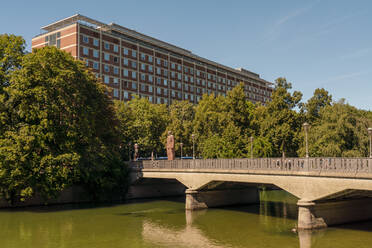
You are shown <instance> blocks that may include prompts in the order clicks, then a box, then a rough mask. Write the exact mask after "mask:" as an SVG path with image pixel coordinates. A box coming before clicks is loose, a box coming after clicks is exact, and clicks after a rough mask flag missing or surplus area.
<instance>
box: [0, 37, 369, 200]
mask: <svg viewBox="0 0 372 248" xmlns="http://www.w3.org/2000/svg"><path fill="white" fill-rule="evenodd" d="M243 87H244V86H243V85H242V84H240V85H238V86H236V87H235V88H234V89H233V90H231V91H230V92H228V93H227V96H214V95H203V98H202V100H201V101H200V102H199V104H197V105H193V104H191V103H189V102H187V101H176V102H173V103H172V104H171V105H170V106H166V105H163V104H152V103H150V102H149V101H148V100H147V99H145V98H138V97H136V98H135V99H132V100H131V101H129V102H125V103H124V102H119V101H112V100H110V99H109V97H108V96H107V94H106V93H107V91H109V89H108V88H107V87H106V86H105V85H104V84H102V83H100V79H97V78H96V77H95V75H94V74H93V73H91V72H90V70H89V69H88V68H86V67H85V64H84V63H83V62H81V61H76V60H74V59H73V58H72V56H70V55H69V54H68V53H66V52H64V51H61V50H59V49H57V48H54V47H45V48H42V49H38V50H35V51H33V53H26V52H25V42H24V40H23V38H22V37H19V36H15V35H7V34H4V35H0V192H1V193H0V194H1V196H2V197H4V198H6V199H7V200H8V201H10V202H15V201H24V200H26V199H27V198H30V197H32V196H33V195H34V194H35V192H38V193H40V194H41V195H42V196H43V197H44V198H45V199H49V198H53V197H56V196H58V194H59V193H60V192H61V191H62V190H64V189H66V188H67V187H70V186H72V185H80V186H82V187H84V188H85V189H86V190H87V192H88V193H90V194H91V196H92V199H100V197H101V196H103V195H104V196H105V197H107V196H110V195H118V194H119V195H120V194H121V195H123V194H124V192H125V190H126V187H127V183H126V178H127V174H128V171H127V168H126V166H125V161H127V160H128V159H129V156H131V151H133V148H132V147H133V144H135V143H138V144H139V147H140V156H142V157H148V156H150V155H151V153H154V154H155V155H157V156H163V155H165V149H164V147H165V146H164V145H165V141H166V136H167V132H168V130H171V131H172V132H173V133H174V136H175V138H176V154H178V155H179V154H180V145H179V144H180V143H181V142H182V143H183V154H188V155H191V154H192V146H193V145H192V144H193V141H192V134H194V135H195V144H196V154H197V156H198V157H203V158H240V157H249V156H250V146H251V144H250V137H254V139H253V155H254V157H278V156H293V157H296V156H304V154H305V148H304V143H303V140H304V138H303V131H302V124H303V123H304V122H305V121H306V122H309V123H310V124H311V130H310V132H309V152H310V155H311V156H332V157H341V156H343V157H364V156H367V154H368V134H367V131H366V130H367V128H368V127H370V126H372V112H371V111H365V110H360V109H357V108H355V107H353V106H350V105H349V104H347V103H346V102H345V100H343V99H341V100H339V101H333V100H332V96H331V95H330V94H329V93H328V92H327V91H326V90H325V89H316V90H315V91H314V95H313V97H311V98H310V99H309V100H308V101H307V102H302V101H301V100H302V94H301V92H298V91H294V92H292V91H291V88H292V85H291V83H289V82H287V80H286V79H285V78H278V79H276V80H275V88H274V91H273V94H272V101H271V102H268V103H267V105H266V106H263V105H260V104H253V103H252V102H250V101H248V100H246V97H245V94H244V88H243Z"/></svg>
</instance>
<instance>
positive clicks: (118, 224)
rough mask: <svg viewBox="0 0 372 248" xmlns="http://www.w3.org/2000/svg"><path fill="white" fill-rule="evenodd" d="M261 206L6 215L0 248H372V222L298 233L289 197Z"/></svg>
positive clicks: (170, 202) (156, 206) (180, 204)
mask: <svg viewBox="0 0 372 248" xmlns="http://www.w3.org/2000/svg"><path fill="white" fill-rule="evenodd" d="M260 194H261V203H260V204H257V205H250V206H239V207H226V208H215V209H208V210H202V211H194V212H189V211H185V210H184V199H183V198H167V199H162V200H152V201H137V202H131V203H127V204H120V205H92V204H85V205H84V204H78V205H64V206H50V207H37V208H36V207H35V208H23V209H12V210H9V209H8V210H7V209H3V210H0V230H1V231H0V240H1V243H0V244H1V245H0V247H1V248H21V247H22V248H47V247H48V248H88V247H89V248H95V247H100V248H106V247H107V248H117V247H121V248H137V247H141V248H142V247H149V248H150V247H151V248H170V247H172V248H178V247H192V248H222V247H224V248H225V247H226V248H235V247H236V248H243V247H252V248H253V247H260V248H271V247H273V248H274V247H275V248H278V247H300V248H310V247H311V248H318V247H319V248H328V247H329V248H335V247H340V248H345V247H358V248H364V247H365V248H367V247H368V248H370V247H372V222H364V223H357V224H349V225H343V226H337V227H331V228H328V229H324V230H319V231H315V232H300V233H297V232H295V231H294V230H292V229H293V228H295V226H296V222H297V221H296V217H297V208H296V201H297V199H295V198H294V197H293V196H291V195H289V194H288V193H286V192H284V191H279V190H274V191H262V192H261V193H260Z"/></svg>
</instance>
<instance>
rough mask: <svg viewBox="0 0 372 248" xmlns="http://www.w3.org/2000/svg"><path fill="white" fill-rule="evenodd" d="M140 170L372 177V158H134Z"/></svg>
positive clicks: (134, 167)
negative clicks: (140, 159) (136, 159)
mask: <svg viewBox="0 0 372 248" xmlns="http://www.w3.org/2000/svg"><path fill="white" fill-rule="evenodd" d="M131 167H132V168H133V169H138V170H143V169H144V170H153V171H154V170H155V171H156V170H159V171H164V170H178V171H179V170H188V171H190V170H192V171H210V170H214V171H215V170H219V171H224V172H231V173H234V172H235V173H255V174H257V173H260V174H261V173H268V174H301V175H303V174H307V175H313V176H317V175H319V176H347V177H368V178H372V159H371V158H332V157H319V158H285V159H283V158H254V159H250V158H242V159H195V160H193V159H185V160H172V161H168V160H146V161H135V162H131Z"/></svg>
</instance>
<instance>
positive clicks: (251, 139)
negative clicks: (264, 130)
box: [251, 136, 253, 158]
mask: <svg viewBox="0 0 372 248" xmlns="http://www.w3.org/2000/svg"><path fill="white" fill-rule="evenodd" d="M251 158H253V136H251Z"/></svg>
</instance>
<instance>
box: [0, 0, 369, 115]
mask: <svg viewBox="0 0 372 248" xmlns="http://www.w3.org/2000/svg"><path fill="white" fill-rule="evenodd" d="M62 2H63V5H61V3H62ZM102 3H104V4H102ZM76 13H80V14H83V15H86V16H89V17H92V18H94V19H97V20H100V21H103V22H107V23H110V22H115V23H117V24H120V25H123V26H126V27H128V28H131V29H135V30H137V31H139V32H142V33H144V34H147V35H150V36H153V37H155V38H158V39H161V40H164V41H167V42H169V43H172V44H174V45H177V46H180V47H183V48H185V49H188V50H191V51H192V52H193V53H195V54H197V55H200V56H202V57H206V58H208V59H211V60H214V61H216V62H219V63H222V64H225V65H228V66H231V67H234V68H237V67H243V68H246V69H248V70H251V71H254V72H256V73H258V74H260V76H261V77H262V78H264V79H266V80H268V81H271V82H274V80H275V79H276V78H278V77H286V78H287V80H288V81H290V82H292V84H293V89H294V90H299V91H301V92H302V93H303V94H304V100H305V101H306V100H307V99H308V98H309V97H311V96H312V94H313V91H314V90H315V89H316V88H325V89H326V90H328V91H329V92H330V93H331V94H332V95H333V97H334V99H335V100H338V99H340V98H345V99H346V101H347V102H348V103H350V104H351V105H354V106H356V107H358V108H363V109H366V110H372V32H371V28H372V14H371V13H372V1H369V0H365V1H362V0H354V1H343V0H323V1H321V0H314V1H300V0H296V1H290V0H281V1H277V0H272V1H268V0H267V1H264V0H262V1H248V0H245V1H244V0H235V1H234V0H230V1H222V0H221V1H219V0H214V1H213V0H187V1H178V0H149V1H145V0H142V1H140V0H137V1H136V0H131V1H126V0H121V1H111V0H105V1H95V0H90V1H85V0H84V1H83V0H81V1H77V0H75V1H71V0H64V1H58V2H56V3H54V2H53V1H50V0H49V1H38V0H36V1H25V0H18V1H3V2H2V3H1V15H0V23H1V25H0V33H14V34H17V35H22V36H23V37H24V38H25V40H26V41H27V44H28V49H30V43H31V38H32V37H33V36H35V35H37V34H39V33H40V27H41V26H43V25H46V24H49V23H51V22H54V21H57V20H59V19H62V18H65V17H68V16H71V15H73V14H76Z"/></svg>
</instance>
